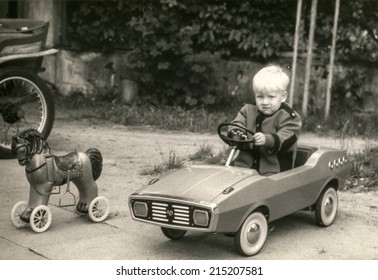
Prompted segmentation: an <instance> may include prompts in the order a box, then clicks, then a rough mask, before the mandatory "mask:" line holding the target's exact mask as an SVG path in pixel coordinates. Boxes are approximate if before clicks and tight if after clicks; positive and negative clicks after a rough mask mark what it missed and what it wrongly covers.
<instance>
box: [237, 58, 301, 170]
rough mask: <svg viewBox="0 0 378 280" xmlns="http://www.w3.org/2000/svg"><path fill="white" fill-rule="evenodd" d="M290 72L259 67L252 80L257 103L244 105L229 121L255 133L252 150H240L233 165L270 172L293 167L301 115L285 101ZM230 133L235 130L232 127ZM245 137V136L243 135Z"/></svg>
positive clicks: (276, 67) (278, 68) (274, 67)
mask: <svg viewBox="0 0 378 280" xmlns="http://www.w3.org/2000/svg"><path fill="white" fill-rule="evenodd" d="M289 82H290V78H289V75H288V74H287V73H286V72H285V71H284V69H283V68H281V67H279V66H276V65H270V66H266V67H264V68H262V69H261V70H260V71H259V72H257V74H256V75H255V76H254V78H253V81H252V86H253V91H254V93H255V101H256V104H246V105H244V106H243V107H242V108H241V110H240V112H239V113H238V115H237V116H236V118H235V119H234V120H233V121H232V123H235V124H239V125H242V126H244V127H246V128H248V129H249V130H251V131H253V132H255V134H254V135H253V140H254V143H253V148H252V151H247V150H241V151H240V152H239V154H238V155H237V156H236V158H235V160H234V162H233V164H234V165H235V166H241V167H249V168H253V169H256V170H257V171H259V173H260V174H261V175H271V174H275V173H278V172H282V171H285V170H288V169H291V168H293V167H294V161H295V156H296V147H297V139H298V136H299V133H300V130H301V127H302V120H301V118H300V116H299V115H298V114H297V113H296V112H295V111H294V110H293V109H292V108H290V106H289V105H288V104H287V103H286V102H285V101H286V98H287V87H288V85H289ZM230 128H231V130H230V135H236V134H237V135H239V136H240V132H238V133H235V131H234V129H232V126H231V127H230ZM243 137H245V136H243Z"/></svg>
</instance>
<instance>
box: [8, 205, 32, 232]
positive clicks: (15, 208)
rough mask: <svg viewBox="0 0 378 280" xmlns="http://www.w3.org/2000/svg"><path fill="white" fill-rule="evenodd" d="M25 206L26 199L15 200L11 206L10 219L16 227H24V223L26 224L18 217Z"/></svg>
mask: <svg viewBox="0 0 378 280" xmlns="http://www.w3.org/2000/svg"><path fill="white" fill-rule="evenodd" d="M27 206H28V203H27V202H26V201H20V202H17V203H16V204H15V205H14V206H13V208H12V213H11V221H12V224H13V225H14V226H15V227H16V228H22V227H25V226H26V225H28V223H25V222H24V221H23V220H21V218H20V215H21V213H22V212H23V211H24V210H25V209H26V207H27Z"/></svg>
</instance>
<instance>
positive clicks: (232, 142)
mask: <svg viewBox="0 0 378 280" xmlns="http://www.w3.org/2000/svg"><path fill="white" fill-rule="evenodd" d="M230 126H232V127H235V128H237V129H239V130H241V131H243V132H244V131H245V132H247V133H246V135H247V139H234V138H231V137H229V135H228V132H229V130H228V127H230ZM225 128H226V129H225ZM222 132H223V133H222ZM224 132H226V133H224ZM254 134H255V133H254V132H253V131H251V130H249V129H248V128H246V127H244V126H242V125H239V124H235V123H222V124H220V125H219V126H218V135H219V137H220V138H221V139H222V140H223V142H225V143H226V144H227V145H229V146H231V147H237V148H238V149H243V150H245V149H246V147H248V148H247V149H248V150H251V149H252V147H251V146H250V145H245V144H251V143H253V142H254V140H253V139H248V135H254Z"/></svg>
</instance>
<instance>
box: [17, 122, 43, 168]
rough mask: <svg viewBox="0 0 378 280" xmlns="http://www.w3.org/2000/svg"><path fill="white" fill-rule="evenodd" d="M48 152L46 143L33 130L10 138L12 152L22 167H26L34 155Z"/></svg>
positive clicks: (27, 130)
mask: <svg viewBox="0 0 378 280" xmlns="http://www.w3.org/2000/svg"><path fill="white" fill-rule="evenodd" d="M49 150H50V148H49V146H48V144H47V141H46V140H45V139H44V138H43V137H42V135H41V134H40V133H39V132H38V131H37V130H35V129H26V130H24V131H22V132H20V133H18V134H17V135H16V136H13V137H12V152H13V154H15V155H16V156H17V159H18V163H19V164H20V165H22V166H25V165H27V164H28V163H29V162H30V160H31V158H32V157H33V156H34V155H35V154H40V153H42V152H45V151H49Z"/></svg>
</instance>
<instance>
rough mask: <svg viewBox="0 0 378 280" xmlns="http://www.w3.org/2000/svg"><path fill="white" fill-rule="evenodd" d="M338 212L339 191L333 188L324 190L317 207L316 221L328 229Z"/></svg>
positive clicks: (329, 187)
mask: <svg viewBox="0 0 378 280" xmlns="http://www.w3.org/2000/svg"><path fill="white" fill-rule="evenodd" d="M337 210H338V196H337V191H336V189H335V188H333V187H332V186H328V187H326V188H325V189H324V191H323V192H322V194H321V195H320V197H319V198H318V201H317V202H316V205H315V220H316V223H317V224H318V225H319V226H322V227H328V226H330V225H331V224H332V223H333V221H334V220H335V218H336V214H337Z"/></svg>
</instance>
